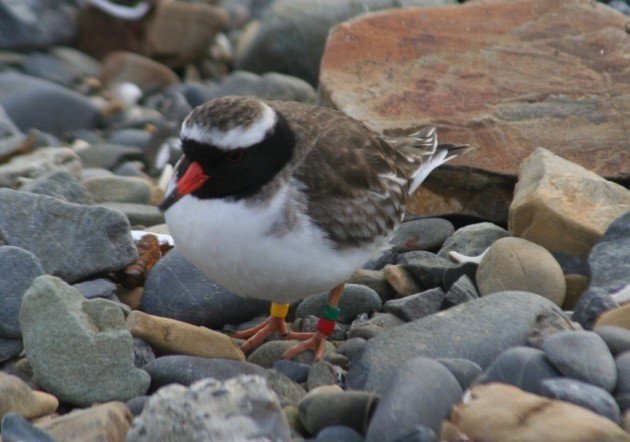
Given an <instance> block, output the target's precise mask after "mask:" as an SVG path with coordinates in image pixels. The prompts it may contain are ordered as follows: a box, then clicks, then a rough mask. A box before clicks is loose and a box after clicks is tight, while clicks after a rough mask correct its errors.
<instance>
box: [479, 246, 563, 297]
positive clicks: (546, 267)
mask: <svg viewBox="0 0 630 442" xmlns="http://www.w3.org/2000/svg"><path fill="white" fill-rule="evenodd" d="M565 284H566V283H565V280H564V274H563V273H562V269H561V268H560V264H558V262H557V261H556V260H555V258H554V257H553V255H552V254H551V253H549V252H548V251H547V250H546V249H545V248H543V247H541V246H539V245H538V244H534V243H533V242H530V241H527V240H524V239H520V238H502V239H499V240H497V241H496V242H495V243H494V244H493V245H492V246H491V247H490V249H488V252H487V253H486V254H485V256H484V257H483V259H482V260H481V263H480V264H479V268H478V269H477V286H478V287H479V293H480V294H481V295H482V296H484V295H489V294H491V293H496V292H501V291H505V290H522V291H527V292H531V293H536V294H538V295H540V296H543V297H545V298H547V299H549V300H550V301H552V302H554V303H555V304H557V305H562V302H563V301H564V296H565V292H566V285H565Z"/></svg>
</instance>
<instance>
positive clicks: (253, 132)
mask: <svg viewBox="0 0 630 442" xmlns="http://www.w3.org/2000/svg"><path fill="white" fill-rule="evenodd" d="M260 105H261V106H262V115H261V116H260V118H259V119H258V120H256V121H255V122H254V123H253V124H250V125H249V126H236V127H233V128H232V129H230V130H228V131H222V130H219V129H216V128H210V129H208V128H207V127H203V126H199V125H198V124H193V125H191V126H187V124H186V122H187V121H188V118H186V119H185V120H184V123H183V124H182V131H181V137H182V139H184V138H188V139H191V140H195V141H198V142H200V143H207V144H212V145H213V146H217V147H219V148H222V149H225V150H235V149H239V148H243V147H248V146H252V145H254V144H257V143H260V142H261V141H262V140H263V139H264V138H265V135H266V134H267V133H268V132H269V131H270V130H271V129H272V128H273V126H274V125H275V124H276V120H277V117H276V112H275V111H274V110H273V109H272V108H271V107H269V106H268V105H267V104H265V103H260Z"/></svg>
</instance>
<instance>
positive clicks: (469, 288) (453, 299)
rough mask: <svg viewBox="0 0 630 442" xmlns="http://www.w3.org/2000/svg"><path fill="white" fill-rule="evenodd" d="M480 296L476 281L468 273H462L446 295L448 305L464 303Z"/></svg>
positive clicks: (445, 301)
mask: <svg viewBox="0 0 630 442" xmlns="http://www.w3.org/2000/svg"><path fill="white" fill-rule="evenodd" d="M478 297H479V292H477V288H476V287H475V283H474V282H472V280H471V279H470V278H469V277H468V276H467V275H462V276H460V277H459V279H458V280H457V281H455V282H454V283H453V285H451V286H450V288H449V289H448V292H446V295H445V296H444V304H445V305H446V306H447V307H453V306H455V305H459V304H463V303H465V302H468V301H472V300H473V299H476V298H478Z"/></svg>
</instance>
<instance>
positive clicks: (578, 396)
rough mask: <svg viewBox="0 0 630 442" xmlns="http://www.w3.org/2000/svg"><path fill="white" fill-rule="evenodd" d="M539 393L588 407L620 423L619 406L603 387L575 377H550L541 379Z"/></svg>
mask: <svg viewBox="0 0 630 442" xmlns="http://www.w3.org/2000/svg"><path fill="white" fill-rule="evenodd" d="M541 393H542V394H543V395H544V396H547V397H548V398H551V399H556V400H559V401H565V402H572V403H574V404H575V405H579V406H580V407H584V408H588V409H589V410H591V411H593V412H595V413H597V414H600V415H602V416H604V417H607V418H608V419H610V420H611V421H613V422H614V423H616V424H617V425H620V424H621V412H620V411H619V406H618V405H617V403H616V402H615V399H614V398H613V397H612V396H611V395H610V394H609V393H608V392H607V391H606V390H604V389H603V388H599V387H596V386H594V385H591V384H587V383H586V382H580V381H576V380H575V379H567V378H552V379H545V380H543V381H542V390H541Z"/></svg>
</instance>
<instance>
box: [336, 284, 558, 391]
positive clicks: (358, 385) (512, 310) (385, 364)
mask: <svg viewBox="0 0 630 442" xmlns="http://www.w3.org/2000/svg"><path fill="white" fill-rule="evenodd" d="M554 310H555V311H558V312H559V309H558V307H557V306H556V305H555V304H553V303H552V302H550V301H549V300H547V299H545V298H543V297H541V296H538V295H535V294H531V293H526V292H503V293H497V294H494V295H488V296H483V297H481V298H479V299H475V300H473V301H470V302H467V303H465V304H461V305H458V306H456V307H452V308H450V309H448V310H445V311H442V312H440V313H437V314H435V315H431V316H427V317H425V318H422V319H419V320H417V321H414V322H409V323H407V324H404V325H401V326H399V327H395V328H393V329H391V330H389V331H387V332H384V333H381V334H379V335H378V336H376V337H375V338H373V339H371V340H369V341H368V342H367V344H366V345H365V348H364V350H363V351H362V353H361V355H360V357H359V358H357V359H356V360H355V361H353V364H352V366H351V367H350V370H349V372H348V384H349V385H350V387H351V388H354V389H364V390H369V391H377V392H379V391H380V392H382V391H384V389H385V388H386V385H387V383H388V382H389V380H390V379H392V376H393V374H394V372H395V370H396V369H397V368H398V366H400V364H402V363H403V362H404V361H406V360H408V359H411V358H413V357H416V356H425V357H433V358H437V357H443V358H463V359H469V360H471V361H473V362H475V363H476V364H478V365H479V366H480V367H481V368H486V367H488V365H490V363H491V362H492V361H493V360H494V358H495V357H497V356H498V355H499V354H500V353H501V352H503V351H504V350H506V349H508V348H510V347H514V346H518V345H524V344H525V343H526V340H527V337H528V335H529V333H530V330H531V329H532V328H533V327H534V325H535V324H536V318H537V317H538V316H539V315H541V314H543V313H545V312H548V311H554ZM556 376H557V375H556Z"/></svg>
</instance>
